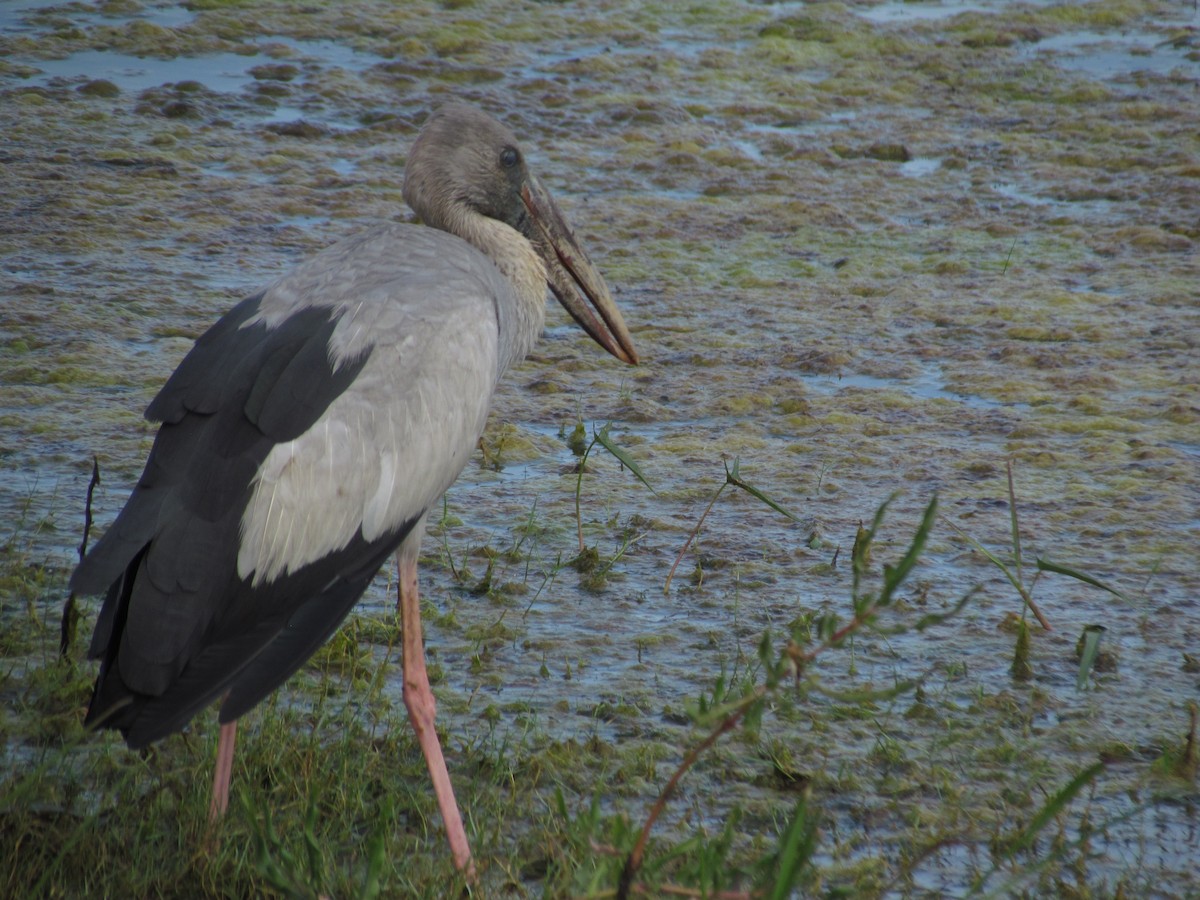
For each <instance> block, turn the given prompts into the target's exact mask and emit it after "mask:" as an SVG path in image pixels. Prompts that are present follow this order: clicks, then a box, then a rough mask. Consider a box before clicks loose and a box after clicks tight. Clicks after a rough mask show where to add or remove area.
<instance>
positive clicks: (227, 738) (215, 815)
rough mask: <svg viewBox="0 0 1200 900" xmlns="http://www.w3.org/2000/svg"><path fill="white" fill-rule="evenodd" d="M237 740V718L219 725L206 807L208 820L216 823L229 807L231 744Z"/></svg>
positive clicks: (231, 769) (231, 764)
mask: <svg viewBox="0 0 1200 900" xmlns="http://www.w3.org/2000/svg"><path fill="white" fill-rule="evenodd" d="M236 740H237V720H234V721H232V722H226V723H225V724H224V725H222V726H221V732H220V735H219V736H218V737H217V766H216V768H215V769H214V770H213V789H212V803H211V804H210V805H209V807H208V821H209V822H211V823H214V824H215V823H216V822H219V821H220V820H221V817H222V816H223V815H225V810H226V809H228V808H229V780H230V778H231V777H232V776H233V746H234V742H235V741H236Z"/></svg>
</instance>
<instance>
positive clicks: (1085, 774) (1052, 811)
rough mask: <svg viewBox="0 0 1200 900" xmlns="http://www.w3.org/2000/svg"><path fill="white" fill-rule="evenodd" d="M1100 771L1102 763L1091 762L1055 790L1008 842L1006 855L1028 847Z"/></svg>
mask: <svg viewBox="0 0 1200 900" xmlns="http://www.w3.org/2000/svg"><path fill="white" fill-rule="evenodd" d="M1102 771H1104V763H1102V762H1098V763H1093V764H1092V765H1090V766H1088V767H1087V768H1086V769H1084V770H1083V771H1082V772H1080V773H1079V774H1078V775H1076V776H1075V777H1074V778H1072V779H1071V780H1070V781H1069V782H1068V783H1067V785H1066V787H1064V788H1062V789H1061V790H1059V791H1057V792H1056V793H1055V794H1054V796H1052V797H1051V798H1050V799H1049V800H1047V801H1046V803H1045V805H1043V806H1042V808H1041V809H1040V810H1038V814H1037V815H1036V816H1034V817H1033V821H1031V822H1030V823H1029V824H1028V825H1026V826H1025V828H1024V830H1022V832H1021V833H1020V834H1018V835H1017V836H1016V837H1015V838H1013V840H1012V841H1011V842H1010V843H1009V846H1008V855H1009V856H1011V855H1012V854H1014V853H1017V852H1019V851H1021V850H1026V849H1028V848H1029V846H1030V845H1032V844H1033V841H1034V839H1035V838H1036V837H1037V836H1038V833H1039V832H1040V831H1041V830H1042V829H1043V828H1045V827H1046V826H1047V825H1048V824H1050V820H1051V819H1053V818H1054V817H1055V816H1057V815H1058V814H1059V813H1060V812H1062V811H1063V810H1064V809H1065V808H1066V807H1067V804H1069V803H1070V802H1071V801H1072V800H1074V799H1075V796H1076V795H1077V794H1078V793H1079V792H1080V791H1081V790H1083V789H1084V788H1085V787H1087V786H1088V784H1090V783H1091V782H1092V781H1093V780H1094V779H1095V778H1096V776H1097V775H1099V774H1100V773H1101V772H1102Z"/></svg>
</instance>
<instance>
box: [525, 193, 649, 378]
mask: <svg viewBox="0 0 1200 900" xmlns="http://www.w3.org/2000/svg"><path fill="white" fill-rule="evenodd" d="M521 200H522V201H524V203H525V210H526V212H528V213H529V222H528V226H529V228H530V231H532V232H533V233H532V234H526V237H528V238H529V239H530V241H531V242H532V243H533V245H534V247H536V248H537V251H538V253H539V254H540V255H541V257H542V260H543V261H544V262H545V263H546V281H547V283H548V284H549V285H550V290H551V291H553V292H554V296H555V297H557V298H558V302H559V303H561V304H562V305H563V308H564V309H565V310H566V311H567V312H569V313H570V314H571V318H573V319H574V320H575V321H576V322H578V323H579V325H580V327H582V328H583V330H584V331H586V332H587V333H588V334H589V335H591V337H592V340H594V341H595V342H596V343H597V344H599V345H600V346H601V347H603V348H604V349H605V350H607V351H608V352H609V353H611V354H612V355H613V356H615V357H616V358H617V359H619V360H621V361H623V362H627V363H630V364H636V363H637V361H638V355H637V351H636V350H634V349H633V338H632V336H630V334H629V329H628V328H626V327H625V320H624V319H623V318H621V310H620V309H619V308H618V307H617V304H616V302H615V301H614V300H613V298H612V295H611V294H609V292H608V285H607V284H605V283H604V278H603V277H602V276H601V275H600V273H599V272H598V271H596V267H595V266H593V265H592V261H591V260H590V259H588V255H587V254H586V253H584V252H583V248H582V247H580V246H579V243H578V242H577V241H576V240H575V235H574V234H572V233H571V228H570V226H568V225H567V222H566V219H564V218H563V214H562V213H561V212H560V211H559V209H558V204H556V203H555V202H554V198H553V197H551V196H550V193H549V192H548V191H547V190H546V189H545V188H544V187H542V184H541V182H539V181H538V180H537V178H536V177H534V176H533V175H532V174H531V175H530V176H529V181H528V182H527V183H526V184H525V186H524V187H522V188H521ZM581 295H582V296H581ZM589 304H590V305H589Z"/></svg>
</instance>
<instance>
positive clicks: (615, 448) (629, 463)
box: [596, 423, 658, 497]
mask: <svg viewBox="0 0 1200 900" xmlns="http://www.w3.org/2000/svg"><path fill="white" fill-rule="evenodd" d="M609 424H611V423H609ZM608 428H609V425H608V424H606V425H605V426H604V427H603V428H601V429H600V430H599V431H598V432H596V440H598V441H599V442H600V443H601V444H602V445H603V447H604V449H605V450H607V451H608V452H609V453H611V454H612V455H613V456H615V457H616V458H617V459H618V460H620V461H621V465H623V466H624V467H625V468H627V469H628V470H629V471H630V472H632V473H633V474H634V477H636V478H637V480H638V481H640V482H641V483H642V484H644V485H645V486H646V488H647V490H649V491H650V493H652V494H654V496H656V497H657V496H658V491H656V490H654V488H653V486H651V484H650V482H649V481H647V480H646V476H645V475H643V474H642V470H641V469H639V468H638V465H637V463H635V462H634V461H633V457H632V456H630V455H629V452H628V451H627V450H626V449H625V448H624V447H622V446H621V445H620V444H618V443H617V442H616V441H614V440H613V439H612V438H610V437H609V436H608Z"/></svg>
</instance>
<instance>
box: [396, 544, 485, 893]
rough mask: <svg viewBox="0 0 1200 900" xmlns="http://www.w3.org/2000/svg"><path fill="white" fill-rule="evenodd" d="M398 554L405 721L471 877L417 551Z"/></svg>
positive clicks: (454, 848) (458, 862) (457, 856)
mask: <svg viewBox="0 0 1200 900" xmlns="http://www.w3.org/2000/svg"><path fill="white" fill-rule="evenodd" d="M406 550H408V548H407V547H405V548H402V549H401V551H400V554H399V570H400V586H399V594H400V599H399V603H398V606H399V607H400V627H401V629H402V631H403V636H402V639H401V646H402V652H403V654H404V660H403V664H404V705H405V707H407V709H408V720H409V721H410V722H412V726H413V730H414V731H415V732H416V733H417V741H418V742H419V743H420V744H421V752H422V753H424V754H425V765H426V766H428V768H429V777H430V779H431V780H432V781H433V791H434V793H435V794H437V801H438V808H439V809H441V811H442V822H443V823H444V824H445V826H446V837H447V838H449V840H450V853H451V854H452V855H453V857H454V865H455V866H457V867H458V868H459V869H460V870H461V871H462V872H464V873H465V874H466V876H467V878H469V879H471V880H474V878H475V864H474V863H473V862H472V861H471V848H470V846H468V844H467V831H466V829H465V828H463V823H462V816H461V815H460V814H459V812H458V802H457V801H456V800H455V799H454V788H453V787H452V786H451V784H450V773H449V772H447V771H446V760H445V759H444V758H443V757H442V746H441V744H440V743H439V742H438V736H437V731H436V730H435V729H434V725H433V717H434V714H435V713H436V711H437V703H436V702H435V700H434V698H433V691H432V690H430V687H429V676H428V675H427V674H426V671H425V647H424V645H423V644H422V641H421V600H420V597H419V596H418V594H417V554H416V551H415V550H413V551H412V552H406Z"/></svg>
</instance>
